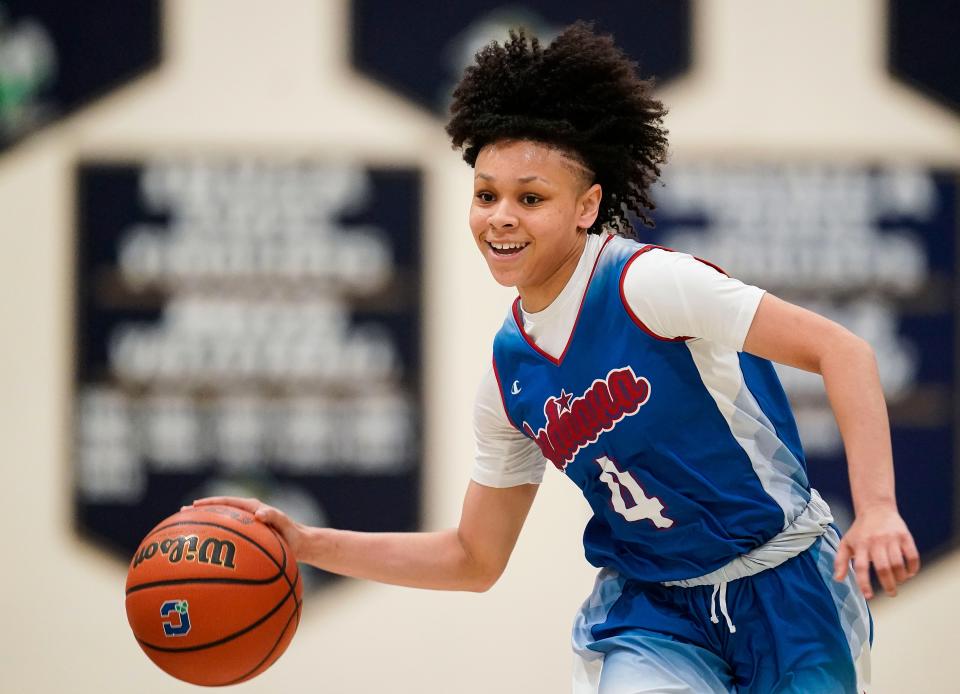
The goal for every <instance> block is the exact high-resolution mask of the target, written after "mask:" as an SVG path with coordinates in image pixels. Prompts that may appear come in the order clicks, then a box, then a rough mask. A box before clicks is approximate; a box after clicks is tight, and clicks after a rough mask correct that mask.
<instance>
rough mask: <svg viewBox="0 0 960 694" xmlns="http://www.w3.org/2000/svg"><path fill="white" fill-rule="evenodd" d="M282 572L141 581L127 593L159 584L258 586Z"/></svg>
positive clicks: (273, 580) (276, 579) (267, 582)
mask: <svg viewBox="0 0 960 694" xmlns="http://www.w3.org/2000/svg"><path fill="white" fill-rule="evenodd" d="M281 575H282V574H276V575H275V576H271V577H269V578H200V577H197V578H171V579H170V580H167V581H151V582H150V583H139V584H137V585H135V586H134V587H133V588H128V589H127V595H130V593H136V592H137V591H140V590H147V589H148V588H156V587H158V586H184V585H189V584H191V583H228V584H234V585H237V584H239V585H246V586H258V585H264V586H265V585H268V584H270V583H274V582H275V581H278V580H279V579H280V576H281Z"/></svg>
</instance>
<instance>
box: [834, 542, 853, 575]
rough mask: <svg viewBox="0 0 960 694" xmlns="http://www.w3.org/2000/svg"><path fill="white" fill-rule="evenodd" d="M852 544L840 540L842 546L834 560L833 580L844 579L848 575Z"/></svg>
mask: <svg viewBox="0 0 960 694" xmlns="http://www.w3.org/2000/svg"><path fill="white" fill-rule="evenodd" d="M851 556H852V554H851V552H850V545H848V544H847V543H846V542H844V541H843V540H841V541H840V548H839V549H838V550H837V556H836V558H835V559H834V560H833V580H835V581H838V582H839V581H842V580H843V579H845V578H846V577H847V571H848V570H849V569H850V558H851Z"/></svg>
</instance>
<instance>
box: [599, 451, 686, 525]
mask: <svg viewBox="0 0 960 694" xmlns="http://www.w3.org/2000/svg"><path fill="white" fill-rule="evenodd" d="M594 462H595V463H596V464H597V465H599V466H600V481H601V482H605V483H606V485H607V486H608V487H609V488H610V501H611V502H612V503H613V510H614V511H616V512H617V513H619V514H620V515H621V516H623V517H624V518H626V519H627V520H628V521H639V520H644V519H646V520H649V521H651V522H653V524H654V525H655V526H657V527H658V528H669V527H670V526H671V525H673V520H672V519H670V518H667V517H665V516H664V515H663V504H662V503H660V499H658V498H657V497H655V496H653V497H651V496H647V494H646V492H644V491H643V487H641V486H640V483H639V482H637V480H636V478H635V477H634V476H633V475H631V474H630V472H629V471H628V470H620V469H619V468H617V464H616V463H615V462H613V461H612V460H610V459H609V458H608V457H606V456H603V457H602V458H597V459H596V460H595V461H594Z"/></svg>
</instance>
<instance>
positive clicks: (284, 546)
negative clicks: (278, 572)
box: [267, 525, 300, 599]
mask: <svg viewBox="0 0 960 694" xmlns="http://www.w3.org/2000/svg"><path fill="white" fill-rule="evenodd" d="M267 529H269V530H270V532H271V533H273V536H274V537H275V538H277V543H278V544H279V545H280V551H281V552H282V553H283V566H284V571H283V578H284V580H286V582H287V585H288V586H290V587H291V588H293V587H294V586H295V585H296V583H297V581H299V580H300V567H299V566H297V561H296V557H294V558H293V560H294V561H293V566H294V568H295V569H296V571H297V573H296V574H295V578H294V581H293V583H290V577H289V576H287V572H286V566H287V543H286V541H285V540H284V539H283V538H282V537H280V534H279V533H278V532H277V531H276V530H275V529H274V528H273V526H270V525H268V526H267ZM294 599H296V598H294Z"/></svg>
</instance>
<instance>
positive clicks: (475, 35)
mask: <svg viewBox="0 0 960 694" xmlns="http://www.w3.org/2000/svg"><path fill="white" fill-rule="evenodd" d="M350 11H351V20H352V33H353V41H352V45H351V51H352V59H353V64H354V66H355V67H356V68H357V69H358V70H359V71H360V72H362V73H364V74H366V75H369V76H370V77H372V78H374V79H376V80H377V81H379V82H382V83H383V84H385V85H386V86H387V87H390V88H391V89H393V90H395V91H396V92H398V93H400V94H402V95H403V96H405V97H407V98H408V99H411V100H413V101H414V102H416V103H418V104H420V105H421V106H423V107H425V108H427V109H430V110H432V111H436V112H438V113H440V114H445V113H446V111H447V107H448V105H449V103H450V98H451V94H452V92H453V88H454V87H455V86H456V83H457V81H458V80H459V79H460V76H461V75H462V74H463V70H464V68H465V67H467V65H469V64H471V63H472V62H473V57H474V55H475V54H476V52H477V51H479V50H480V49H481V48H483V47H484V46H485V45H487V44H488V43H490V41H493V40H496V41H503V40H505V39H506V38H507V36H508V31H509V30H510V29H514V28H516V27H526V28H527V29H529V30H530V31H531V32H532V33H533V35H534V36H537V37H538V38H539V39H540V42H541V45H543V46H544V47H545V46H547V45H548V44H549V43H550V41H552V40H553V39H554V37H555V36H556V35H557V34H558V33H560V30H561V29H562V28H563V27H565V26H567V25H568V24H572V23H573V22H575V21H577V20H578V19H589V20H590V21H593V22H595V24H596V27H597V29H598V30H600V31H603V32H607V33H611V34H613V35H614V37H615V38H616V41H617V45H619V46H620V47H622V48H623V50H624V51H626V53H627V54H628V55H630V57H631V58H633V59H634V60H636V61H637V62H639V64H640V67H641V70H642V73H643V74H644V75H656V77H657V80H658V83H659V84H663V83H665V82H668V81H669V80H671V79H673V78H675V77H679V76H680V75H682V74H683V73H684V72H686V71H687V69H688V68H689V67H690V44H691V40H690V22H691V20H690V3H689V2H688V0H645V1H644V2H622V1H621V0H595V1H594V2H591V3H589V5H584V4H583V3H582V2H570V1H567V2H563V1H558V0H519V1H518V2H511V3H509V4H501V3H491V2H488V0H457V2H449V0H420V1H419V2H394V0H353V2H351V4H350Z"/></svg>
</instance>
